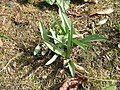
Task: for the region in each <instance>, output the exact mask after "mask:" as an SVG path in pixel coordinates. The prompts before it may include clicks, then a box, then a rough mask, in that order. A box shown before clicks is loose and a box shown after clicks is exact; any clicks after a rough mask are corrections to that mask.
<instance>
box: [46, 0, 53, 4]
mask: <svg viewBox="0 0 120 90" xmlns="http://www.w3.org/2000/svg"><path fill="white" fill-rule="evenodd" d="M45 1H46V2H47V3H48V4H50V5H52V4H53V3H54V2H55V0H45Z"/></svg>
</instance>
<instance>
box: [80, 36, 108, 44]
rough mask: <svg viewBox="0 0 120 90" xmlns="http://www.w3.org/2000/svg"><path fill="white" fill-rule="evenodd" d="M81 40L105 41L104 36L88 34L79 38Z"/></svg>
mask: <svg viewBox="0 0 120 90" xmlns="http://www.w3.org/2000/svg"><path fill="white" fill-rule="evenodd" d="M80 41H81V42H92V41H106V38H105V37H103V36H101V35H97V34H94V35H89V36H87V37H85V38H83V39H81V40H80Z"/></svg>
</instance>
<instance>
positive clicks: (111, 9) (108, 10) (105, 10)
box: [90, 8, 114, 16]
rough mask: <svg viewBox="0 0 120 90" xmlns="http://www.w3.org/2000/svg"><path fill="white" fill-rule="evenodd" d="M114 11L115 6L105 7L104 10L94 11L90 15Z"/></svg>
mask: <svg viewBox="0 0 120 90" xmlns="http://www.w3.org/2000/svg"><path fill="white" fill-rule="evenodd" d="M113 12H114V9H113V8H108V9H104V10H101V11H96V12H93V13H91V14H90V16H93V15H96V14H111V13H113Z"/></svg>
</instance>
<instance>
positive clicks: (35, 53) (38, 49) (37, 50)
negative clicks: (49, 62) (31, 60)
mask: <svg viewBox="0 0 120 90" xmlns="http://www.w3.org/2000/svg"><path fill="white" fill-rule="evenodd" d="M40 52H41V47H40V45H37V46H36V47H35V50H34V55H37V54H39V53H40Z"/></svg>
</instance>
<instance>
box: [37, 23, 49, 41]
mask: <svg viewBox="0 0 120 90" xmlns="http://www.w3.org/2000/svg"><path fill="white" fill-rule="evenodd" d="M39 29H40V32H41V36H42V38H43V40H45V41H48V37H47V31H46V29H45V28H44V26H43V24H42V23H41V22H39Z"/></svg>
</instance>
